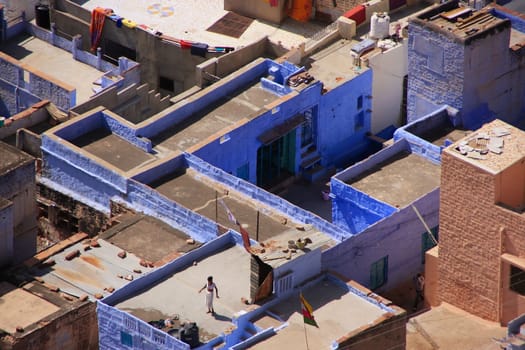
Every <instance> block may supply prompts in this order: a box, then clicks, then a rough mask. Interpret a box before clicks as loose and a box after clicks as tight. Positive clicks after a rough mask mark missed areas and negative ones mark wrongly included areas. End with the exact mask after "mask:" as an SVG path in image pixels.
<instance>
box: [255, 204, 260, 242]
mask: <svg viewBox="0 0 525 350" xmlns="http://www.w3.org/2000/svg"><path fill="white" fill-rule="evenodd" d="M256 226H257V229H256V231H255V240H256V241H257V242H259V210H257V225H256Z"/></svg>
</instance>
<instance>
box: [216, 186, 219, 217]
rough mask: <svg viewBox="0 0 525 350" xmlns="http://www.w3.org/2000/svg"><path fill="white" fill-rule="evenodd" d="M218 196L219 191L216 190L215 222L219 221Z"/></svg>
mask: <svg viewBox="0 0 525 350" xmlns="http://www.w3.org/2000/svg"><path fill="white" fill-rule="evenodd" d="M217 197H218V194H217V191H215V223H216V224H217V223H219V207H218V205H217V204H218V203H217Z"/></svg>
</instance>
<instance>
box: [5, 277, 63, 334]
mask: <svg viewBox="0 0 525 350" xmlns="http://www.w3.org/2000/svg"><path fill="white" fill-rule="evenodd" d="M58 310H60V307H59V306H57V305H55V304H53V303H51V302H49V301H47V300H46V299H45V298H42V297H40V296H38V295H35V294H33V293H31V292H29V291H27V290H25V289H22V288H17V287H15V286H14V285H12V284H10V283H8V282H0V314H1V315H2V317H0V329H1V330H4V331H6V332H8V333H15V332H16V328H17V327H18V326H21V327H23V328H27V327H28V326H30V325H32V324H34V323H36V322H38V321H40V320H42V319H43V318H45V317H47V316H49V315H51V314H52V313H54V312H56V311H58Z"/></svg>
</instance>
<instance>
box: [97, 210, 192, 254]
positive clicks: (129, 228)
mask: <svg viewBox="0 0 525 350" xmlns="http://www.w3.org/2000/svg"><path fill="white" fill-rule="evenodd" d="M100 237H101V238H104V239H105V240H107V241H108V242H110V243H112V244H114V245H116V246H117V247H120V248H122V249H123V250H125V251H128V252H130V253H132V254H134V255H136V256H138V257H139V258H142V259H146V260H148V261H151V262H159V263H160V260H164V258H166V259H169V258H170V256H172V257H173V258H175V257H176V256H177V255H179V254H183V253H186V252H188V251H190V250H192V249H195V248H197V247H198V246H199V245H200V244H199V243H197V244H188V243H187V242H186V240H187V239H188V238H190V237H189V236H188V235H186V234H185V233H184V232H182V231H179V230H176V229H174V228H172V227H171V226H169V225H167V224H165V223H164V222H162V221H160V220H158V219H156V218H154V217H151V216H144V215H139V214H136V215H133V216H129V217H126V218H125V219H124V220H122V222H121V223H120V224H118V225H116V226H114V227H112V228H110V229H109V230H107V231H106V232H104V233H103V234H102V235H100Z"/></svg>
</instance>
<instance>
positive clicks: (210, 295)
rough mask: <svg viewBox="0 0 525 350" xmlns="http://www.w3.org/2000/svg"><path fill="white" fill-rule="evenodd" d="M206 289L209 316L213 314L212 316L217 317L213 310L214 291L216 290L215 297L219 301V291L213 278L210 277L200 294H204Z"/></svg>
mask: <svg viewBox="0 0 525 350" xmlns="http://www.w3.org/2000/svg"><path fill="white" fill-rule="evenodd" d="M204 289H206V306H207V307H208V311H207V312H206V313H207V314H209V313H211V314H212V315H215V310H214V309H213V291H214V290H215V296H216V297H217V299H219V290H218V289H217V286H216V285H215V283H214V282H213V276H210V277H208V281H207V282H206V284H205V285H204V287H202V288H201V289H200V290H199V293H200V292H202V291H203V290H204Z"/></svg>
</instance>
